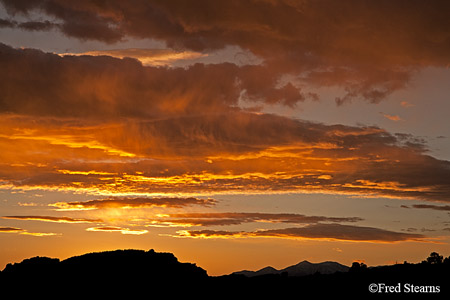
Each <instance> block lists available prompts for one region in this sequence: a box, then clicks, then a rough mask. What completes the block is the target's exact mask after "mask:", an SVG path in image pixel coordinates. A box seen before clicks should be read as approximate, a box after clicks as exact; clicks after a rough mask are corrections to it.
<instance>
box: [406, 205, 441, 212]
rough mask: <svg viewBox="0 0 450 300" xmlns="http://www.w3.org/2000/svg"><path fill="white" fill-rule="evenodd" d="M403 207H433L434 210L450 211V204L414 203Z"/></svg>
mask: <svg viewBox="0 0 450 300" xmlns="http://www.w3.org/2000/svg"><path fill="white" fill-rule="evenodd" d="M401 207H403V208H419V209H433V210H442V211H450V205H433V204H413V205H411V206H407V205H402V206H401Z"/></svg>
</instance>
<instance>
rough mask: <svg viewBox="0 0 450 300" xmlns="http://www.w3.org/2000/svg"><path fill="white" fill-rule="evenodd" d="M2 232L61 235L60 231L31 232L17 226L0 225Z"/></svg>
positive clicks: (0, 231)
mask: <svg viewBox="0 0 450 300" xmlns="http://www.w3.org/2000/svg"><path fill="white" fill-rule="evenodd" d="M0 233H16V234H22V235H31V236H38V237H42V236H55V235H61V234H59V233H53V232H30V231H27V230H25V229H21V228H16V227H0Z"/></svg>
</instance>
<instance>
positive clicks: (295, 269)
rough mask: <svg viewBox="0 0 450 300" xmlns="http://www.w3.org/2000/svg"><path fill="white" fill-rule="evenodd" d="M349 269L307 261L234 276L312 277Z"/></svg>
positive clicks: (334, 264)
mask: <svg viewBox="0 0 450 300" xmlns="http://www.w3.org/2000/svg"><path fill="white" fill-rule="evenodd" d="M349 269H350V268H349V267H347V266H344V265H341V264H339V263H337V262H333V261H325V262H321V263H318V264H315V263H310V262H309V261H307V260H304V261H302V262H300V263H298V264H296V265H293V266H290V267H287V268H284V269H281V270H277V269H275V268H273V267H270V266H269V267H265V268H262V269H260V270H258V271H247V270H244V271H239V272H234V273H232V274H234V275H245V276H247V277H255V276H261V275H268V274H284V273H285V274H286V275H287V276H305V275H312V274H316V273H320V274H333V273H336V272H347V271H348V270H349Z"/></svg>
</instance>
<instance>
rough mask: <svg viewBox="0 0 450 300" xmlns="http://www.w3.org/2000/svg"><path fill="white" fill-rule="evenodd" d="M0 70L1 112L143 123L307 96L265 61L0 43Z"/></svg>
mask: <svg viewBox="0 0 450 300" xmlns="http://www.w3.org/2000/svg"><path fill="white" fill-rule="evenodd" d="M0 67H1V68H2V70H4V72H2V74H1V75H0V96H1V101H0V112H3V113H17V114H26V115H35V116H49V117H59V118H61V117H66V118H67V117H72V118H73V117H76V118H83V119H96V118H102V120H105V119H106V120H111V119H115V118H144V119H147V120H148V119H161V118H165V117H173V116H179V115H199V114H205V113H224V112H227V111H231V110H236V108H234V107H235V106H237V105H238V101H239V98H240V95H241V94H245V96H246V98H247V99H248V100H250V101H256V102H262V103H265V102H266V103H278V102H280V103H285V104H287V105H294V104H295V103H296V102H297V101H303V100H304V99H305V98H306V96H304V95H302V93H301V91H300V90H299V89H298V88H295V87H294V86H293V85H292V84H285V85H283V86H281V87H279V86H278V78H277V77H276V76H272V75H271V74H270V73H268V72H265V69H264V67H262V66H244V67H238V66H236V65H234V64H230V63H222V64H210V65H203V64H195V65H193V66H191V67H189V68H186V69H185V68H162V67H150V66H147V67H146V66H143V65H142V64H141V63H140V62H139V61H137V60H136V59H131V58H125V59H117V58H113V57H109V56H64V57H60V56H58V55H56V54H52V53H44V52H41V51H39V50H34V49H14V48H11V47H9V46H6V45H3V44H0ZM42 70H45V72H46V76H41V75H42ZM254 75H257V76H254ZM25 82H26V84H27V88H26V89H23V84H24V83H25Z"/></svg>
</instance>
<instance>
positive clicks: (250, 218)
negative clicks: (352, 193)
mask: <svg viewBox="0 0 450 300" xmlns="http://www.w3.org/2000/svg"><path fill="white" fill-rule="evenodd" d="M358 221H362V219H361V218H358V217H342V218H337V217H324V216H305V215H301V214H288V213H285V214H283V213H179V214H168V215H164V216H163V217H161V218H159V219H152V220H150V221H147V223H149V225H150V226H169V227H174V226H181V227H190V226H226V225H238V224H242V223H250V222H264V223H293V224H305V223H309V224H312V223H318V222H358Z"/></svg>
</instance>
